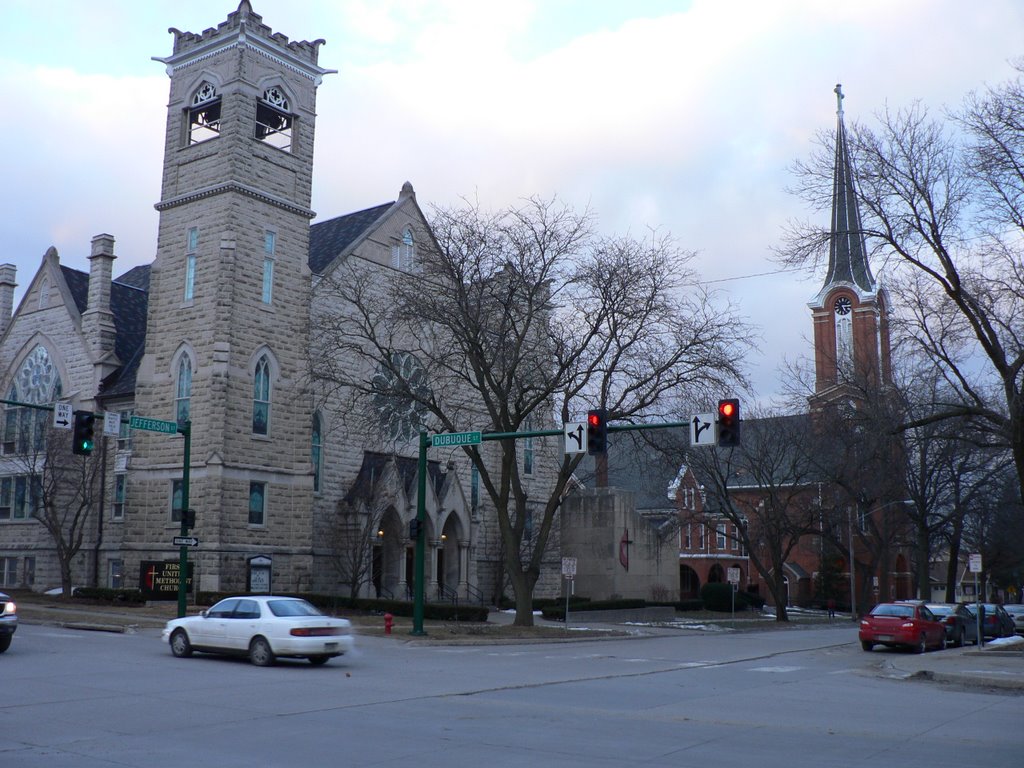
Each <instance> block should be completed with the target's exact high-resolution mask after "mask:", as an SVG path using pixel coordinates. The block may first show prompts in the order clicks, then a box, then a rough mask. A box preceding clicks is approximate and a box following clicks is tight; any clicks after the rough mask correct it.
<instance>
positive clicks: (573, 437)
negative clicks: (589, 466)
mask: <svg viewBox="0 0 1024 768" xmlns="http://www.w3.org/2000/svg"><path fill="white" fill-rule="evenodd" d="M562 431H563V432H564V434H565V452H566V453H586V452H587V425H586V424H584V423H583V422H582V421H573V422H568V423H566V424H563V425H562Z"/></svg>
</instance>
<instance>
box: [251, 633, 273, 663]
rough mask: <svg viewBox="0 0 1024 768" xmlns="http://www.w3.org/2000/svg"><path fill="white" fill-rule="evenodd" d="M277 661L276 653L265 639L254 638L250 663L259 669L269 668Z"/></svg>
mask: <svg viewBox="0 0 1024 768" xmlns="http://www.w3.org/2000/svg"><path fill="white" fill-rule="evenodd" d="M276 660H277V659H276V658H275V657H274V652H273V651H272V650H271V649H270V643H268V642H267V641H266V639H265V638H262V637H254V638H253V639H252V642H251V643H249V661H251V662H252V663H253V664H255V665H256V666H257V667H269V666H271V665H272V664H273V663H274V662H275V661H276Z"/></svg>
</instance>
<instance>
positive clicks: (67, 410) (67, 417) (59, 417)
mask: <svg viewBox="0 0 1024 768" xmlns="http://www.w3.org/2000/svg"><path fill="white" fill-rule="evenodd" d="M72 418H74V417H73V415H72V413H71V403H54V404H53V426H54V429H71V419H72Z"/></svg>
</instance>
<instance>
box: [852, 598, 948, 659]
mask: <svg viewBox="0 0 1024 768" xmlns="http://www.w3.org/2000/svg"><path fill="white" fill-rule="evenodd" d="M858 637H860V645H861V647H862V648H863V649H864V650H865V651H870V650H871V649H872V648H874V647H875V646H876V645H887V646H890V647H895V646H904V647H906V648H912V649H913V650H914V651H915V652H916V653H924V652H925V651H927V650H928V649H929V648H936V649H938V650H942V649H943V648H945V647H946V628H945V626H943V625H942V624H941V623H940V622H939V621H938V620H937V619H936V618H935V614H933V613H932V612H931V611H929V610H928V607H927V606H925V605H921V604H917V603H879V604H878V605H876V606H875V607H874V608H872V609H871V613H869V614H868V615H867V616H865V617H864V618H863V619H861V620H860V633H859V634H858Z"/></svg>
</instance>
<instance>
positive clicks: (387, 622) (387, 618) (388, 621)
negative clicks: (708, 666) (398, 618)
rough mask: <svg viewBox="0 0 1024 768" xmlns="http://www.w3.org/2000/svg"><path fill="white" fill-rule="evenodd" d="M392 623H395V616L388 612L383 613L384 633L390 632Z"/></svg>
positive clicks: (388, 633)
mask: <svg viewBox="0 0 1024 768" xmlns="http://www.w3.org/2000/svg"><path fill="white" fill-rule="evenodd" d="M394 624H395V617H394V616H392V615H391V614H390V613H385V614H384V634H385V635H390V634H391V627H393V626H394Z"/></svg>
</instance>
